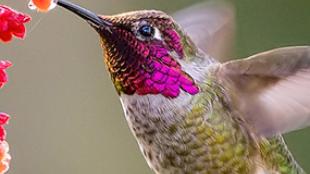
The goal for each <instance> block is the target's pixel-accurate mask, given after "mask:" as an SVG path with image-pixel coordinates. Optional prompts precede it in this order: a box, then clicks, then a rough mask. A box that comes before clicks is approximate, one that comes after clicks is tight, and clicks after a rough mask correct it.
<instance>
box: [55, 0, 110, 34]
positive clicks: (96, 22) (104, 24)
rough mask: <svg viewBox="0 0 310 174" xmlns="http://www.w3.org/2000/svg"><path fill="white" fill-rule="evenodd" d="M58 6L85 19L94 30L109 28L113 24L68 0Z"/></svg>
mask: <svg viewBox="0 0 310 174" xmlns="http://www.w3.org/2000/svg"><path fill="white" fill-rule="evenodd" d="M57 5H59V6H61V7H63V8H65V9H67V10H69V11H71V12H73V13H74V14H76V15H78V16H80V17H81V18H83V19H85V20H86V21H87V22H88V23H90V24H91V25H92V26H93V27H94V28H96V29H100V28H109V27H111V26H112V24H111V23H110V22H108V21H106V20H103V19H102V18H101V17H99V16H98V15H97V14H95V13H94V12H91V11H89V10H87V9H85V8H83V7H80V6H78V5H76V4H73V3H72V2H69V1H67V0H58V1H57Z"/></svg>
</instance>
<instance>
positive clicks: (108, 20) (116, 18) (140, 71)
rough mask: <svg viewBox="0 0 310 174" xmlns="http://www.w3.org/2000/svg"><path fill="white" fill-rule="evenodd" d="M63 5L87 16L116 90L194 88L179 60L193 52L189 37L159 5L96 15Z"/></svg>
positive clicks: (166, 92) (168, 92)
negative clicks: (114, 13)
mask: <svg viewBox="0 0 310 174" xmlns="http://www.w3.org/2000/svg"><path fill="white" fill-rule="evenodd" d="M58 5H60V6H63V7H65V8H67V9H69V10H71V11H73V12H74V13H76V14H78V15H79V16H81V17H82V18H84V19H86V20H87V21H88V22H89V23H90V24H91V26H92V27H93V28H95V30H96V31H97V32H98V33H99V35H100V37H101V43H102V47H103V49H104V50H105V63H106V65H107V67H108V70H109V72H110V74H111V79H112V81H113V83H114V85H115V88H116V90H117V91H118V93H119V94H122V93H124V94H128V95H132V94H139V95H147V94H154V95H155V94H161V95H163V96H165V97H168V98H175V97H177V96H178V95H179V94H180V92H181V91H184V92H186V93H188V94H191V95H194V94H197V93H198V92H199V88H198V85H197V84H196V83H195V80H194V79H193V78H192V77H191V76H190V75H189V74H188V73H186V72H185V71H184V69H183V67H182V64H184V62H187V61H190V57H193V56H194V54H196V51H197V50H196V48H195V46H194V44H192V42H191V40H190V39H189V38H188V37H187V36H186V35H185V34H184V33H183V32H182V30H181V28H180V27H179V26H178V25H177V24H176V23H175V21H174V20H173V19H172V18H171V17H170V16H168V15H167V14H165V13H164V12H161V11H156V10H143V11H134V12H128V13H122V14H118V15H113V16H104V15H96V14H94V13H92V12H90V11H88V10H86V9H84V8H81V7H79V6H76V5H74V4H72V3H70V2H67V1H65V0H59V1H58ZM182 62H183V63H182Z"/></svg>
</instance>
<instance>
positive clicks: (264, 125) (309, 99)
mask: <svg viewBox="0 0 310 174" xmlns="http://www.w3.org/2000/svg"><path fill="white" fill-rule="evenodd" d="M217 75H218V80H219V81H220V83H225V85H228V86H230V87H231V91H232V92H231V96H233V97H232V98H233V101H232V104H233V107H236V108H237V109H238V110H239V111H240V112H241V113H243V115H244V116H245V120H246V121H247V122H248V123H249V124H250V125H251V126H253V127H254V128H255V129H256V131H257V132H258V133H259V134H261V135H264V136H269V137H270V136H273V135H275V134H279V133H286V132H288V131H292V130H296V129H301V128H304V127H306V126H309V125H310V47H309V46H300V47H287V48H280V49H275V50H272V51H268V52H264V53H261V54H257V55H254V56H251V57H249V58H247V59H244V60H236V61H230V62H227V63H225V64H223V65H221V66H220V68H219V69H218V71H217Z"/></svg>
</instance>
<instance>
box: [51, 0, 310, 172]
mask: <svg viewBox="0 0 310 174" xmlns="http://www.w3.org/2000/svg"><path fill="white" fill-rule="evenodd" d="M57 4H58V6H61V7H64V8H65V9H67V10H69V11H71V12H73V13H75V14H76V15H78V16H80V17H81V18H83V19H84V20H86V21H87V22H88V23H89V24H90V25H91V27H92V28H94V29H95V31H96V32H97V33H98V34H99V36H100V42H101V46H102V48H103V50H104V61H105V64H106V67H107V70H108V72H109V73H110V75H111V80H112V83H113V84H114V86H115V89H116V92H117V93H118V95H119V97H120V100H121V103H122V107H123V110H124V113H125V118H126V120H127V122H128V125H129V127H130V129H131V131H132V133H133V135H134V137H135V138H136V140H137V142H138V145H139V148H140V150H141V152H142V154H143V156H144V157H145V159H146V161H147V163H148V165H149V166H150V168H151V169H152V170H153V171H154V172H155V173H156V174H304V173H305V171H303V169H302V168H301V167H300V166H299V165H298V164H297V162H296V161H295V160H294V157H293V156H292V154H291V153H290V151H289V150H288V148H287V146H286V144H285V142H284V140H283V138H282V136H281V135H282V134H284V133H287V132H290V131H293V130H297V129H301V128H305V127H307V126H309V125H310V90H309V89H310V47H309V46H294V47H284V48H278V49H274V50H271V51H267V52H263V53H259V54H256V55H253V56H250V57H248V58H245V59H238V60H230V61H226V62H223V63H222V62H220V61H218V60H217V59H216V57H215V58H214V56H211V55H210V54H209V53H208V52H207V51H204V50H203V49H201V48H200V47H199V44H197V43H196V42H194V41H193V40H192V39H191V37H190V36H189V35H188V34H187V33H186V32H185V31H184V29H183V28H182V27H181V25H179V24H178V23H177V22H176V21H175V20H174V19H173V18H172V17H171V16H169V15H168V14H166V13H164V12H162V11H158V10H140V11H133V12H126V13H121V14H117V15H111V16H109V15H97V14H96V13H94V12H92V11H89V10H87V9H85V8H83V7H80V6H78V5H76V4H73V3H71V2H69V1H67V0H58V1H57ZM202 17H203V16H202ZM186 19H187V20H188V21H191V19H192V18H191V16H186ZM193 20H195V19H193ZM189 23H190V22H189ZM206 25H208V24H206ZM210 25H211V22H210ZM203 32H204V31H202V33H203ZM205 32H207V31H205ZM198 37H199V36H198ZM201 37H202V35H201ZM213 43H214V42H210V43H209V44H211V46H212V44H213Z"/></svg>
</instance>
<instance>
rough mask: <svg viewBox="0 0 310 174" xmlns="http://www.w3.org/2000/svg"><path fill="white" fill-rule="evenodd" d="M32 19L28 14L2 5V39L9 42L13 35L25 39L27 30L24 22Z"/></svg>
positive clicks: (0, 28) (0, 19)
mask: <svg viewBox="0 0 310 174" xmlns="http://www.w3.org/2000/svg"><path fill="white" fill-rule="evenodd" d="M30 20H31V18H30V17H29V16H28V15H26V14H23V13H20V12H17V11H15V10H13V9H12V8H10V7H7V6H4V5H0V40H2V41H3V42H9V41H10V40H12V37H13V35H14V36H16V37H18V38H21V39H23V38H24V37H25V32H26V29H25V26H24V23H26V22H28V21H30Z"/></svg>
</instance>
